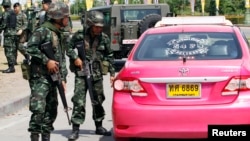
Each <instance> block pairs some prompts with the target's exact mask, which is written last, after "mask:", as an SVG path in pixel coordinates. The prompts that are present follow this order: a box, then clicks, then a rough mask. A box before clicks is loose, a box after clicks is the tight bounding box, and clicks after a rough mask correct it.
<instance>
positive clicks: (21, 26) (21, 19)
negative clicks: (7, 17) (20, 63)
mask: <svg viewBox="0 0 250 141" xmlns="http://www.w3.org/2000/svg"><path fill="white" fill-rule="evenodd" d="M13 8H14V11H15V13H16V17H17V24H16V30H17V33H16V35H17V38H16V46H17V50H16V59H17V51H18V50H19V51H20V52H21V54H22V55H23V56H24V57H25V61H26V62H29V55H28V53H27V51H26V47H25V46H24V45H23V44H24V43H25V42H26V41H24V40H23V39H22V37H21V36H26V35H25V31H24V30H26V29H27V26H28V19H27V16H26V14H25V13H24V12H22V10H21V5H20V3H19V2H17V3H15V4H14V5H13Z"/></svg>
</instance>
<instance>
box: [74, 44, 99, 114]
mask: <svg viewBox="0 0 250 141" xmlns="http://www.w3.org/2000/svg"><path fill="white" fill-rule="evenodd" d="M75 48H76V49H77V51H78V56H79V58H80V59H81V60H82V61H83V62H84V64H83V65H84V67H83V70H76V73H77V75H78V76H85V77H86V81H87V85H88V90H89V96H90V99H91V103H92V105H93V108H96V109H97V110H98V111H100V112H104V109H103V107H102V105H101V103H100V102H99V101H98V100H97V99H96V98H97V96H95V95H94V92H93V86H92V82H93V78H92V72H93V69H92V61H88V60H87V58H86V53H85V48H84V42H83V41H79V42H77V43H75ZM93 111H95V109H93Z"/></svg>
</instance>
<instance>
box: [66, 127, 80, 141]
mask: <svg viewBox="0 0 250 141" xmlns="http://www.w3.org/2000/svg"><path fill="white" fill-rule="evenodd" d="M79 128H80V125H79V124H73V130H72V133H71V134H70V135H69V137H68V139H69V141H74V140H76V139H78V138H79Z"/></svg>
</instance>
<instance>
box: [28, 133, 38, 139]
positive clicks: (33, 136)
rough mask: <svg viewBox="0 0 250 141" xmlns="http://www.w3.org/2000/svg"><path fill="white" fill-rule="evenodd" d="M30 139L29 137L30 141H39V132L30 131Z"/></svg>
mask: <svg viewBox="0 0 250 141" xmlns="http://www.w3.org/2000/svg"><path fill="white" fill-rule="evenodd" d="M30 139H31V141H39V134H38V133H31V135H30Z"/></svg>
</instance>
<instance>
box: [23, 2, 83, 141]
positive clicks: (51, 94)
mask: <svg viewBox="0 0 250 141" xmlns="http://www.w3.org/2000/svg"><path fill="white" fill-rule="evenodd" d="M68 16H69V8H68V6H66V5H65V4H64V3H62V2H56V3H51V4H50V6H49V10H48V17H49V18H50V19H49V20H48V21H45V22H44V23H43V24H42V25H41V27H39V28H37V29H36V30H35V31H34V33H33V34H32V36H31V38H30V39H29V41H28V48H27V51H28V53H29V55H30V56H31V64H30V68H31V72H30V79H29V85H30V88H31V95H30V104H29V105H30V107H29V109H30V111H31V112H32V115H31V118H30V122H29V128H28V131H29V132H31V136H30V137H31V141H39V134H41V136H42V141H50V133H51V131H53V130H54V127H53V123H54V122H55V120H56V117H57V107H58V99H57V88H56V85H55V83H54V82H53V80H52V79H51V76H50V74H53V73H60V76H61V77H62V78H61V79H62V84H63V86H64V89H65V87H66V75H65V74H63V73H64V72H65V71H64V70H65V69H67V68H66V67H64V66H63V65H61V64H62V63H63V62H65V54H64V52H65V46H64V44H63V41H62V40H63V34H62V33H61V31H60V28H62V27H65V26H67V24H68ZM46 42H51V43H52V45H51V48H52V50H53V53H54V56H55V60H51V59H49V58H48V57H47V56H46V54H44V53H43V51H41V50H40V48H41V45H43V44H44V43H46ZM75 56H76V55H75ZM77 60H78V61H79V63H77ZM77 60H76V61H75V62H76V64H75V65H76V66H79V67H80V66H81V65H82V62H81V60H80V59H77ZM78 64H80V65H78Z"/></svg>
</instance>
